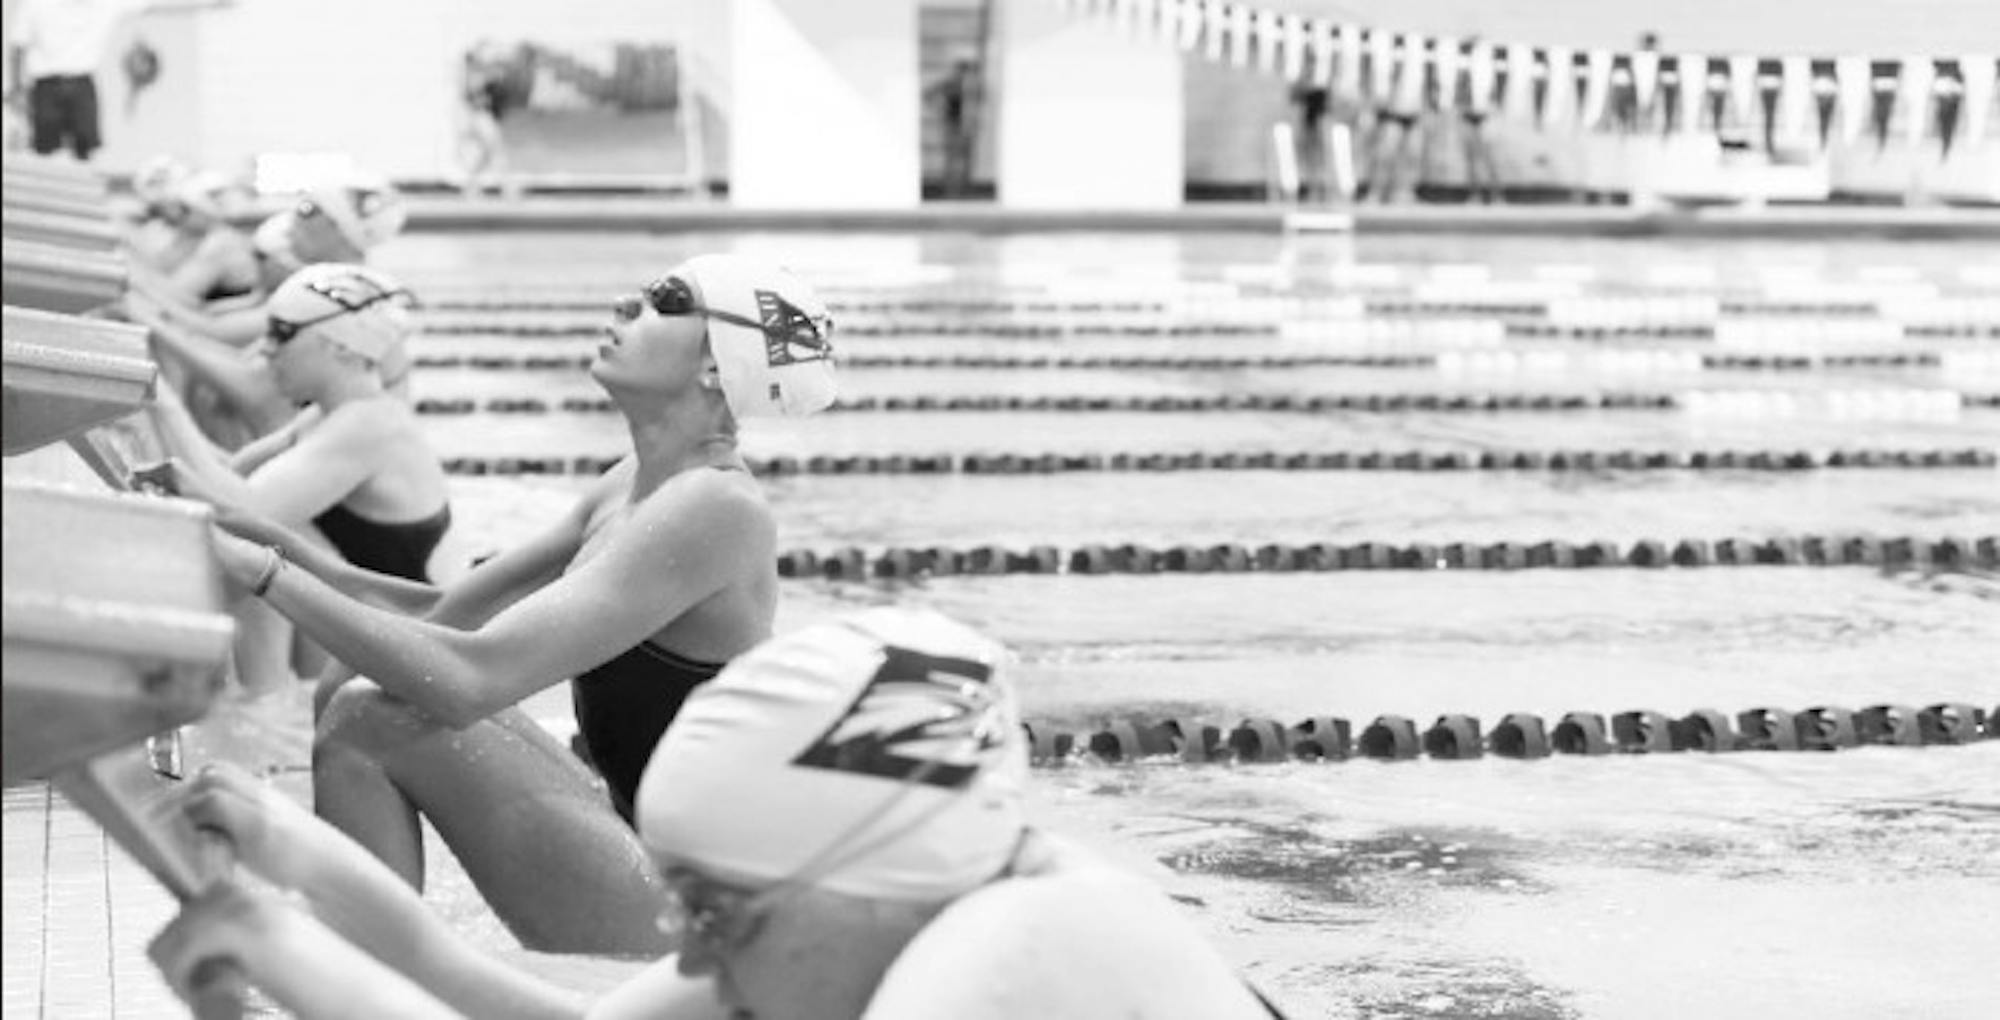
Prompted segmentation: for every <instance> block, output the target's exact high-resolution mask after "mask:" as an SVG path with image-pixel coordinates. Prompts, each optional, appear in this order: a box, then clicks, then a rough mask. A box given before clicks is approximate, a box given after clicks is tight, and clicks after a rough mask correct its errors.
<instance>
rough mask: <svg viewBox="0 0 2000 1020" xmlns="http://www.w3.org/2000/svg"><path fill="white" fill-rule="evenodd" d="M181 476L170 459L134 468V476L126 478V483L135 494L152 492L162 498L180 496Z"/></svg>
mask: <svg viewBox="0 0 2000 1020" xmlns="http://www.w3.org/2000/svg"><path fill="white" fill-rule="evenodd" d="M179 475H180V472H179V471H178V470H177V469H176V468H175V466H174V462H173V459H172V458H168V459H167V460H163V461H160V462H159V463H158V464H146V465H143V466H141V467H136V468H133V469H132V474H131V475H130V476H129V477H128V478H126V480H125V483H126V484H127V485H128V486H130V487H131V488H132V490H133V491H135V492H150V493H154V494H157V495H161V496H178V495H180V494H181V489H180V477H179Z"/></svg>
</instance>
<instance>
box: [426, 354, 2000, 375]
mask: <svg viewBox="0 0 2000 1020" xmlns="http://www.w3.org/2000/svg"><path fill="white" fill-rule="evenodd" d="M593 360H595V357H594V355H590V354H527V355H510V354H484V353H482V354H419V355H417V357H416V359H415V363H416V366H417V367H418V368H440V369H446V368H449V369H476V370H482V371H530V372H533V371H571V370H581V369H584V368H588V367H589V366H590V363H591V362H592V361H593ZM840 363H841V366H842V367H844V368H870V369H875V368H932V369H935V368H966V369H1007V370H1012V369H1160V370H1188V371H1219V370H1233V369H1250V368H1273V369H1276V368H1321V367H1330V368H1395V369H1441V370H1443V371H1446V372H1449V373H1452V374H1462V375H1512V374H1519V373H1527V372H1536V371H1560V372H1567V371H1573V370H1584V371H1612V372H1631V373H1660V372H1671V371H1690V370H1699V371H1710V372H1728V371H1747V372H1803V371H1814V370H1826V369H1832V370H1843V369H1923V370H1933V369H1945V370H1948V371H1957V372H1978V371H1985V372H2000V351H1991V352H1989V351H1895V352H1870V353H1855V354H1811V353H1802V354H1777V353H1772V354H1733V353H1732V354H1704V353H1700V352H1697V351H1691V350H1678V351H1669V350H1602V351H1565V350H1558V351H1512V350H1491V349H1489V350H1480V351H1475V352H1468V353H1459V352H1440V353H1424V354H1414V353H1412V354H1389V353H1375V354H1371V353H1333V352H1327V353H1312V354H1307V353H1268V354H1236V355H1178V354H1004V353H994V352H979V353H964V354H870V353H865V352H864V353H848V352H843V353H842V354H841V356H840Z"/></svg>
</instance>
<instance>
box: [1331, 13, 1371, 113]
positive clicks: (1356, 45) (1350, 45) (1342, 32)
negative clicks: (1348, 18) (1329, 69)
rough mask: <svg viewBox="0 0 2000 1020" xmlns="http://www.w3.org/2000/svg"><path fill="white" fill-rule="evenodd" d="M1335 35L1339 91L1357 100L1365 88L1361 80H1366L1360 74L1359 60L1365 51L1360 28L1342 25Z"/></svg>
mask: <svg viewBox="0 0 2000 1020" xmlns="http://www.w3.org/2000/svg"><path fill="white" fill-rule="evenodd" d="M1335 36H1336V40H1335V41H1336V42H1337V43H1338V46H1337V47H1336V48H1337V50H1338V52H1339V56H1338V57H1337V58H1336V59H1337V60H1338V61H1339V64H1338V66H1339V69H1340V71H1339V76H1338V79H1337V80H1338V81H1339V83H1340V91H1341V92H1342V93H1343V94H1345V95H1346V96H1347V97H1348V98H1350V99H1353V100H1355V101H1356V102H1359V101H1360V100H1361V98H1362V92H1363V91H1364V90H1365V89H1366V86H1365V85H1364V84H1363V82H1365V81H1366V80H1367V79H1366V78H1364V77H1362V74H1361V61H1362V58H1363V55H1364V54H1365V53H1366V52H1367V51H1366V50H1364V49H1362V48H1361V30H1360V29H1358V28H1355V27H1354V26H1353V25H1342V26H1340V28H1339V29H1338V30H1337V31H1336V32H1335Z"/></svg>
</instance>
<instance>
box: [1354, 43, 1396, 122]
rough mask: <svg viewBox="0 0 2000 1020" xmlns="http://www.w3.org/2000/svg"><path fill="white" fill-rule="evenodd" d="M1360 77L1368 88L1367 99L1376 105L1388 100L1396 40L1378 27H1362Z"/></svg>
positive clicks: (1393, 71)
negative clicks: (1361, 69)
mask: <svg viewBox="0 0 2000 1020" xmlns="http://www.w3.org/2000/svg"><path fill="white" fill-rule="evenodd" d="M1361 43H1362V49H1361V60H1362V65H1361V66H1362V68H1363V71H1362V77H1363V79H1364V80H1365V82H1366V87H1367V89H1368V101H1369V102H1371V103H1374V104H1375V105H1377V106H1382V105H1385V104H1387V103H1388V102H1389V86H1390V85H1391V84H1393V83H1394V81H1395V79H1394V78H1393V77H1392V75H1393V74H1394V73H1395V63H1394V59H1393V55H1394V53H1395V45H1396V40H1394V39H1392V38H1390V37H1389V33H1387V32H1384V31H1382V30H1380V29H1374V28H1371V29H1364V30H1363V32H1362V35H1361Z"/></svg>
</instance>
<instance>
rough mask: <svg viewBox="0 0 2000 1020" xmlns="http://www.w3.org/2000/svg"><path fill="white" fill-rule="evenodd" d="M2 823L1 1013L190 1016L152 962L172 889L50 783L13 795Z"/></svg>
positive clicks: (1, 807) (60, 1018)
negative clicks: (150, 951)
mask: <svg viewBox="0 0 2000 1020" xmlns="http://www.w3.org/2000/svg"><path fill="white" fill-rule="evenodd" d="M0 814H4V822H5V825H4V833H5V835H4V838H0V866H4V868H5V875H6V877H5V878H4V879H0V901H4V906H0V913H4V914H5V916H6V919H7V923H6V928H5V933H4V935H0V947H4V950H3V951H0V960H4V965H0V976H3V977H0V980H4V989H5V990H4V997H0V1014H4V1015H5V1016H7V1017H8V1018H9V1020H13V1018H22V1020H25V1018H30V1017H45V1018H48V1020H71V1018H89V1017H133V1018H144V1020H154V1018H159V1017H174V1016H186V1015H188V1011H187V1009H186V1008H185V1007H183V1006H182V1005H181V1004H180V1000H179V999H177V998H175V997H174V994H173V992H172V991H171V990H170V989H168V988H167V985H166V983H165V982H164V981H162V980H161V978H160V975H159V972H158V971H157V970H155V969H154V968H153V964H152V961H150V960H149V959H147V957H146V945H147V943H149V942H151V941H152V939H153V936H154V935H156V934H158V933H159V931H160V929H161V928H163V927H165V926H166V923H167V922H168V921H169V920H170V919H172V917H173V915H174V902H173V898H172V897H171V896H169V895H168V894H167V892H166V890H165V889H163V888H161V886H160V884H159V883H157V882H155V881H154V880H153V878H152V876H151V875H148V874H147V873H146V872H145V870H144V869H142V868H141V867H140V866H139V865H138V863H137V862H135V861H133V860H132V858H131V857H129V856H127V855H126V853H125V851H124V850H122V849H120V848H119V847H118V845H117V844H116V843H115V842H113V841H112V840H111V839H110V838H109V837H107V836H106V835H105V834H104V830H103V829H101V828H99V827H98V825H97V823H96V822H95V821H92V820H91V818H90V816H88V815H86V814H84V813H83V812H82V811H81V810H79V809H77V808H76V807H75V806H73V805H71V804H70V803H69V801H67V800H65V799H63V797H62V796H61V795H59V794H57V793H56V792H55V791H54V790H53V789H52V788H51V787H50V785H49V784H48V783H45V782H34V783H24V784H21V785H19V786H12V787H8V788H7V791H6V794H5V796H4V798H3V799H0Z"/></svg>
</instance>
